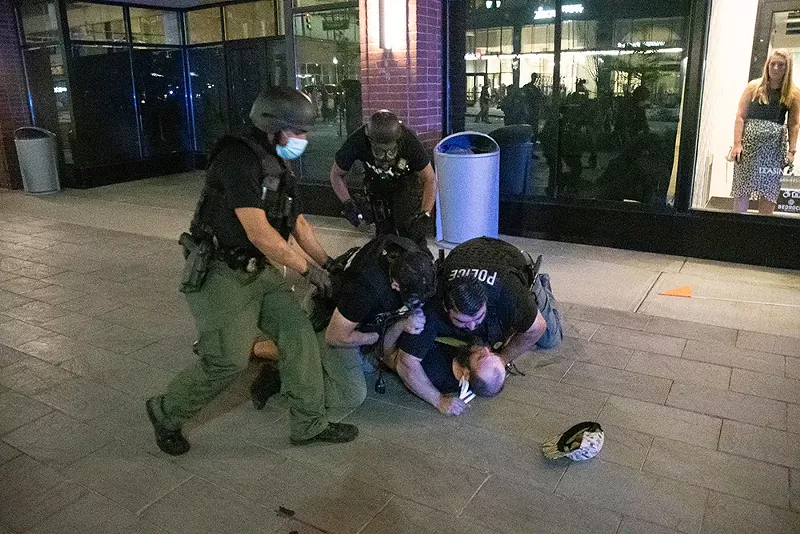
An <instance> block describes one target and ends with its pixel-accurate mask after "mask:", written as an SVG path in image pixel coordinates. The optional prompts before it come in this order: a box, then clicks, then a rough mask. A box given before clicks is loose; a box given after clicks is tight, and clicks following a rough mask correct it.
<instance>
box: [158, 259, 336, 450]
mask: <svg viewBox="0 0 800 534" xmlns="http://www.w3.org/2000/svg"><path fill="white" fill-rule="evenodd" d="M186 299H187V300H188V302H189V306H190V308H191V310H192V314H193V315H194V318H195V324H196V326H197V333H198V350H199V354H200V360H199V361H198V362H197V363H196V364H194V365H192V366H191V367H188V368H187V369H185V370H184V371H183V372H181V373H180V374H179V375H178V376H176V377H175V379H173V381H172V382H171V383H170V385H169V387H168V388H167V391H166V393H165V394H164V396H163V402H162V410H163V413H162V414H159V416H160V417H161V418H162V420H163V423H164V424H165V425H167V426H168V427H170V428H176V429H177V428H180V427H182V426H183V425H184V423H186V421H188V420H189V419H190V418H191V417H192V416H193V415H195V414H196V413H197V412H198V411H200V409H201V408H203V406H205V405H206V404H208V403H209V402H211V401H212V400H213V399H214V398H215V397H217V396H218V395H219V394H220V393H221V392H222V391H223V390H225V388H227V387H228V386H229V385H230V383H231V382H232V381H233V380H234V379H235V378H236V376H237V375H238V373H239V372H241V371H242V370H243V369H245V368H246V367H247V363H248V361H249V357H250V346H251V343H252V341H253V339H254V338H255V337H256V336H257V335H259V334H260V333H262V332H263V333H264V334H266V335H267V336H269V337H270V338H271V339H273V340H275V343H276V345H277V346H278V350H279V351H280V359H279V361H278V368H279V370H280V374H281V382H282V388H281V392H282V394H283V395H284V396H285V398H286V400H287V403H288V406H289V426H290V435H291V437H292V438H293V439H297V440H302V439H307V438H310V437H313V436H315V435H317V434H318V433H320V432H322V431H323V430H324V429H325V428H326V427H327V426H328V419H327V417H326V414H325V408H326V399H325V396H326V388H325V380H324V378H323V367H322V361H321V357H320V345H319V343H318V340H317V336H316V335H315V333H314V330H313V328H312V327H311V323H310V322H309V321H308V317H307V316H306V313H305V312H304V311H303V309H302V308H301V306H300V304H299V302H298V300H297V298H296V297H295V295H294V294H293V293H292V291H291V288H290V287H289V285H288V284H287V282H286V280H285V279H284V278H283V276H281V274H280V273H279V272H278V270H277V269H275V268H274V267H272V266H268V267H267V268H266V269H265V270H264V271H262V272H260V273H246V272H244V271H239V270H233V269H230V268H229V267H228V266H227V265H226V264H225V263H223V262H220V261H213V262H211V267H210V270H209V273H208V276H207V278H206V281H205V283H204V284H203V287H202V289H201V290H200V291H199V292H197V293H190V294H187V295H186ZM331 365H334V364H333V363H332V364H331Z"/></svg>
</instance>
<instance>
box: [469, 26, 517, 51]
mask: <svg viewBox="0 0 800 534" xmlns="http://www.w3.org/2000/svg"><path fill="white" fill-rule="evenodd" d="M513 51H514V28H512V27H511V26H508V27H501V28H483V29H476V30H467V53H468V54H475V53H479V54H511V53H512V52H513Z"/></svg>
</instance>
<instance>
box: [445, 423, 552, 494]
mask: <svg viewBox="0 0 800 534" xmlns="http://www.w3.org/2000/svg"><path fill="white" fill-rule="evenodd" d="M437 456H440V457H442V458H446V459H447V460H449V461H453V460H454V459H457V460H458V462H459V463H463V464H464V465H468V466H470V467H473V468H476V469H480V470H481V471H486V472H487V473H490V474H494V475H499V476H501V477H503V478H506V479H509V480H516V481H518V482H521V483H528V484H531V485H532V486H536V487H537V488H540V489H542V490H544V491H547V492H552V491H553V490H554V489H555V487H556V484H558V481H559V480H560V479H561V476H562V475H563V474H564V471H565V470H566V469H567V464H568V461H565V460H558V461H552V460H548V459H546V458H545V457H544V456H543V455H542V447H541V445H540V444H539V443H538V442H536V441H534V440H533V439H530V438H527V437H509V436H504V435H501V434H496V433H493V432H490V431H488V430H483V429H479V428H473V427H469V426H462V427H461V428H460V429H459V430H458V431H457V432H455V433H453V434H452V435H451V436H450V437H449V438H448V439H447V440H446V441H445V442H444V445H443V446H442V450H441V451H440V452H439V453H438V455H437Z"/></svg>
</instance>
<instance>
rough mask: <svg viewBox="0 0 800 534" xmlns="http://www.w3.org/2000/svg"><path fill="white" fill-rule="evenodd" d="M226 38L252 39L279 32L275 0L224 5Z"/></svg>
mask: <svg viewBox="0 0 800 534" xmlns="http://www.w3.org/2000/svg"><path fill="white" fill-rule="evenodd" d="M224 11H225V39H227V40H229V41H230V40H234V39H250V38H252V37H270V36H273V35H276V34H277V28H276V26H275V0H270V1H266V0H261V1H259V2H248V3H245V4H233V5H229V6H225V7H224Z"/></svg>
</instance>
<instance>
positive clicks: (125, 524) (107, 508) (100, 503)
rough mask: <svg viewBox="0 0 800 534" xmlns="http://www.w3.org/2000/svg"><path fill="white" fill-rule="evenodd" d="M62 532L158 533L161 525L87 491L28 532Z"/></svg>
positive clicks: (42, 533)
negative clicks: (143, 519)
mask: <svg viewBox="0 0 800 534" xmlns="http://www.w3.org/2000/svg"><path fill="white" fill-rule="evenodd" d="M64 532H86V533H89V532H124V533H125V534H159V533H163V532H164V531H163V530H161V529H160V528H158V527H156V526H154V525H150V524H148V523H146V522H144V521H140V520H139V519H138V518H137V517H136V514H134V513H132V512H130V511H128V510H125V509H124V508H123V507H121V506H119V505H118V504H116V503H114V502H112V501H110V500H108V499H106V498H105V497H102V496H101V495H97V494H95V493H87V494H86V495H84V496H83V497H81V498H80V499H78V500H77V501H75V502H74V503H72V504H70V505H68V506H66V507H65V508H64V509H62V510H61V511H59V512H57V513H56V514H55V515H53V516H51V517H48V518H47V519H46V520H45V521H43V522H41V523H40V524H38V525H36V527H34V528H33V529H32V530H30V531H29V533H30V534H59V533H64Z"/></svg>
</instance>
